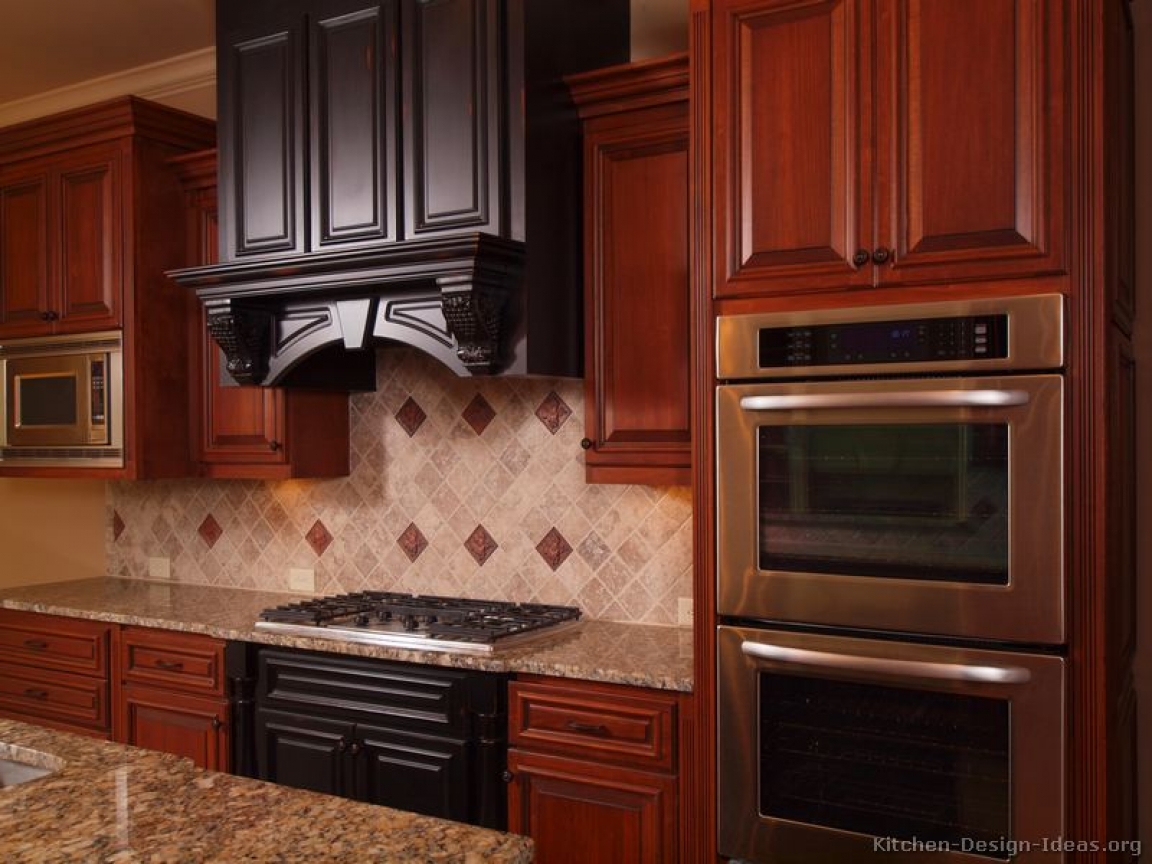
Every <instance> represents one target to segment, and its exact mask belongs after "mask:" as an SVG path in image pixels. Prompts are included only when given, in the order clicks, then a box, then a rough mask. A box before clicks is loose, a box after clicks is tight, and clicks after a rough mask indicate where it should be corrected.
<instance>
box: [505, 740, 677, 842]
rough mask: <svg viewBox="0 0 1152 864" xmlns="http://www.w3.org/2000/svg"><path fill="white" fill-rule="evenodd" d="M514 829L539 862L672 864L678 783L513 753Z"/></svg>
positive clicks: (511, 794)
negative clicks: (529, 842) (532, 844)
mask: <svg viewBox="0 0 1152 864" xmlns="http://www.w3.org/2000/svg"><path fill="white" fill-rule="evenodd" d="M508 770H509V771H510V772H511V774H512V782H511V783H510V784H509V787H508V830H509V831H511V832H513V833H515V834H526V835H528V836H529V837H531V838H532V840H533V841H534V842H535V844H536V859H535V860H536V862H537V864H587V862H589V861H603V862H618V864H673V862H675V860H676V851H675V850H676V846H675V843H676V785H675V784H676V781H675V779H674V778H671V777H665V776H661V775H658V774H647V773H644V772H640V771H631V770H628V769H626V768H617V767H611V766H605V765H598V764H596V763H593V762H581V761H577V760H574V759H562V758H558V757H554V756H545V755H542V754H538V753H526V752H524V751H522V750H509V751H508Z"/></svg>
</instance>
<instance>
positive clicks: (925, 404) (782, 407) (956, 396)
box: [740, 390, 1032, 411]
mask: <svg viewBox="0 0 1152 864" xmlns="http://www.w3.org/2000/svg"><path fill="white" fill-rule="evenodd" d="M1031 398H1032V397H1031V396H1030V395H1029V394H1028V392H1027V391H1026V390H917V391H915V392H901V391H893V392H891V393H782V394H780V395H779V396H745V397H744V398H743V399H741V400H740V407H741V408H743V409H744V410H745V411H800V410H803V409H805V408H1010V407H1012V406H1015V405H1027V404H1028V402H1029V400H1030V399H1031Z"/></svg>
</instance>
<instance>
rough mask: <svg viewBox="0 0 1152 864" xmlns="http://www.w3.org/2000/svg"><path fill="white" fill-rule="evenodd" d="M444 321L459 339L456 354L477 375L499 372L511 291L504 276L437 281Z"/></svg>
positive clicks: (478, 275)
mask: <svg viewBox="0 0 1152 864" xmlns="http://www.w3.org/2000/svg"><path fill="white" fill-rule="evenodd" d="M436 285H437V286H438V287H439V288H440V294H441V297H442V298H443V307H444V321H445V323H446V324H447V326H448V332H449V333H451V334H452V336H453V337H454V338H455V339H456V356H457V357H459V358H460V362H461V363H463V364H464V366H465V367H466V368H467V369H468V371H469V372H471V373H472V374H474V375H485V374H489V373H492V372H498V371H499V369H500V364H501V360H502V358H501V351H500V347H501V338H502V335H503V332H502V330H503V328H502V324H503V318H504V307H505V305H506V303H507V299H508V290H507V287H506V286H505V284H504V283H503V282H502V281H501V279H499V278H496V277H492V276H488V275H486V274H483V273H480V272H473V273H469V274H466V275H460V276H442V277H440V278H439V279H437V280H436Z"/></svg>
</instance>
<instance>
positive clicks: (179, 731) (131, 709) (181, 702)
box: [121, 686, 231, 771]
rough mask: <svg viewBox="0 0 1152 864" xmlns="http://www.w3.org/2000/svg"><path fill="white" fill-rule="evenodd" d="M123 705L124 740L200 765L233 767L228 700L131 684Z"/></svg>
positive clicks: (199, 766)
mask: <svg viewBox="0 0 1152 864" xmlns="http://www.w3.org/2000/svg"><path fill="white" fill-rule="evenodd" d="M121 705H122V706H123V712H124V720H123V726H122V728H123V732H124V743H126V744H132V745H134V746H136V747H146V748H148V749H149V750H161V751H163V752H165V753H174V754H175V755H177V756H183V757H185V758H186V759H191V760H192V761H193V762H194V763H196V766H197V767H198V768H207V769H209V770H211V771H229V770H230V769H231V765H230V764H229V761H230V760H229V758H228V757H229V753H230V750H231V748H230V741H229V738H230V735H229V728H230V718H229V716H228V703H227V702H224V701H222V700H216V699H205V698H203V697H199V696H185V695H183V694H178V693H170V692H168V691H165V690H157V689H154V688H151V687H133V686H128V687H125V688H124V689H123V691H122V694H121Z"/></svg>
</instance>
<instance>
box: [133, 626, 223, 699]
mask: <svg viewBox="0 0 1152 864" xmlns="http://www.w3.org/2000/svg"><path fill="white" fill-rule="evenodd" d="M120 644H121V649H120V650H121V658H122V659H121V672H122V674H123V676H124V681H125V683H133V684H148V685H151V686H153V687H157V686H159V687H167V688H169V689H174V690H184V691H187V692H190V693H205V694H213V695H216V696H221V695H223V693H224V643H223V642H220V641H217V640H215V639H210V638H208V637H205V636H197V635H194V634H188V633H170V632H166V631H157V630H143V629H134V628H125V629H124V633H123V635H122V637H121V643H120Z"/></svg>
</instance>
